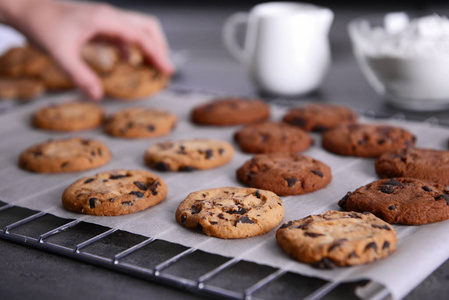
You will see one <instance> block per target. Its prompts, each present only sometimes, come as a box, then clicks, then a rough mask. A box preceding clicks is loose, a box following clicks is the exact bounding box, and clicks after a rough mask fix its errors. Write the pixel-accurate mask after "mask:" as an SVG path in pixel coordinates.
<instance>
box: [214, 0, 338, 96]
mask: <svg viewBox="0 0 449 300" xmlns="http://www.w3.org/2000/svg"><path fill="white" fill-rule="evenodd" d="M333 17H334V15H333V13H332V11H331V10H330V9H328V8H324V7H318V6H315V5H312V4H306V3H298V2H269V3H263V4H259V5H256V6H255V7H253V8H252V9H251V11H250V12H249V13H244V12H238V13H235V14H233V15H231V16H230V17H229V18H228V19H227V20H226V22H225V25H224V28H223V41H224V44H225V46H226V48H227V49H228V50H229V52H230V53H231V54H232V55H233V56H234V57H235V58H236V59H237V60H238V61H239V62H241V63H242V64H243V65H244V66H245V67H246V69H247V71H248V72H249V75H250V77H251V79H252V80H253V82H254V83H255V85H256V86H257V87H258V88H259V89H260V90H262V91H264V92H266V93H269V94H273V95H282V96H295V95H300V94H305V93H308V92H311V91H313V90H315V89H316V88H317V87H319V86H320V84H321V83H322V81H323V79H324V77H325V75H326V73H327V70H328V68H329V66H330V62H331V57H330V47H329V40H328V33H329V29H330V26H331V24H332V20H333ZM239 25H247V29H246V36H245V42H244V46H243V48H242V47H241V46H240V45H239V43H238V42H237V39H236V30H237V27H238V26H239Z"/></svg>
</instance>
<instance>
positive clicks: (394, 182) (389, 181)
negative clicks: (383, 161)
mask: <svg viewBox="0 0 449 300" xmlns="http://www.w3.org/2000/svg"><path fill="white" fill-rule="evenodd" d="M385 184H386V185H393V186H403V185H404V184H403V183H402V182H400V181H397V180H396V179H393V178H391V179H390V180H388V181H387V182H385Z"/></svg>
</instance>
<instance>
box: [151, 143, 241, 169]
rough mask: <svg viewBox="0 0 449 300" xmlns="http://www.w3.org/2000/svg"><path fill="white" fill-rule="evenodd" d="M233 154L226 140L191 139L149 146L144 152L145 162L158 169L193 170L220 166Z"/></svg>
mask: <svg viewBox="0 0 449 300" xmlns="http://www.w3.org/2000/svg"><path fill="white" fill-rule="evenodd" d="M233 155H234V149H233V148H232V145H231V144H229V143H227V142H224V141H220V140H210V139H191V140H184V141H178V142H165V143H159V144H156V145H154V146H151V147H150V148H148V149H147V151H146V153H145V162H146V164H147V165H149V166H150V167H152V168H155V169H156V170H159V171H193V170H204V169H210V168H216V167H219V166H222V165H224V164H226V163H227V162H229V161H230V160H231V159H232V156H233Z"/></svg>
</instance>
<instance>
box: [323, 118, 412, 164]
mask: <svg viewBox="0 0 449 300" xmlns="http://www.w3.org/2000/svg"><path fill="white" fill-rule="evenodd" d="M415 141H416V138H415V136H414V135H413V134H412V133H410V132H409V131H407V130H405V129H402V128H400V127H395V126H387V125H372V124H347V125H341V126H338V127H336V128H334V129H332V130H329V131H326V132H325V133H324V134H323V139H322V144H323V148H325V149H326V150H328V151H330V152H333V153H336V154H339V155H349V156H360V157H378V156H380V155H382V154H383V153H385V152H387V151H391V150H394V149H401V148H407V147H411V146H413V145H415Z"/></svg>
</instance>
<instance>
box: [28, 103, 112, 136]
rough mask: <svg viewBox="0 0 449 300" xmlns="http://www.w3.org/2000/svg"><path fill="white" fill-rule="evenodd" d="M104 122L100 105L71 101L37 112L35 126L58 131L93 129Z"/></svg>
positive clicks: (34, 118)
mask: <svg viewBox="0 0 449 300" xmlns="http://www.w3.org/2000/svg"><path fill="white" fill-rule="evenodd" d="M103 121H104V112H103V109H102V108H101V106H99V105H98V104H95V103H92V102H87V101H70V102H65V103H60V104H54V105H50V106H46V107H43V108H41V109H39V110H37V111H36V112H35V113H34V115H33V125H34V126H35V127H38V128H42V129H48V130H56V131H77V130H86V129H92V128H95V127H98V126H100V125H101V124H102V123H103Z"/></svg>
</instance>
